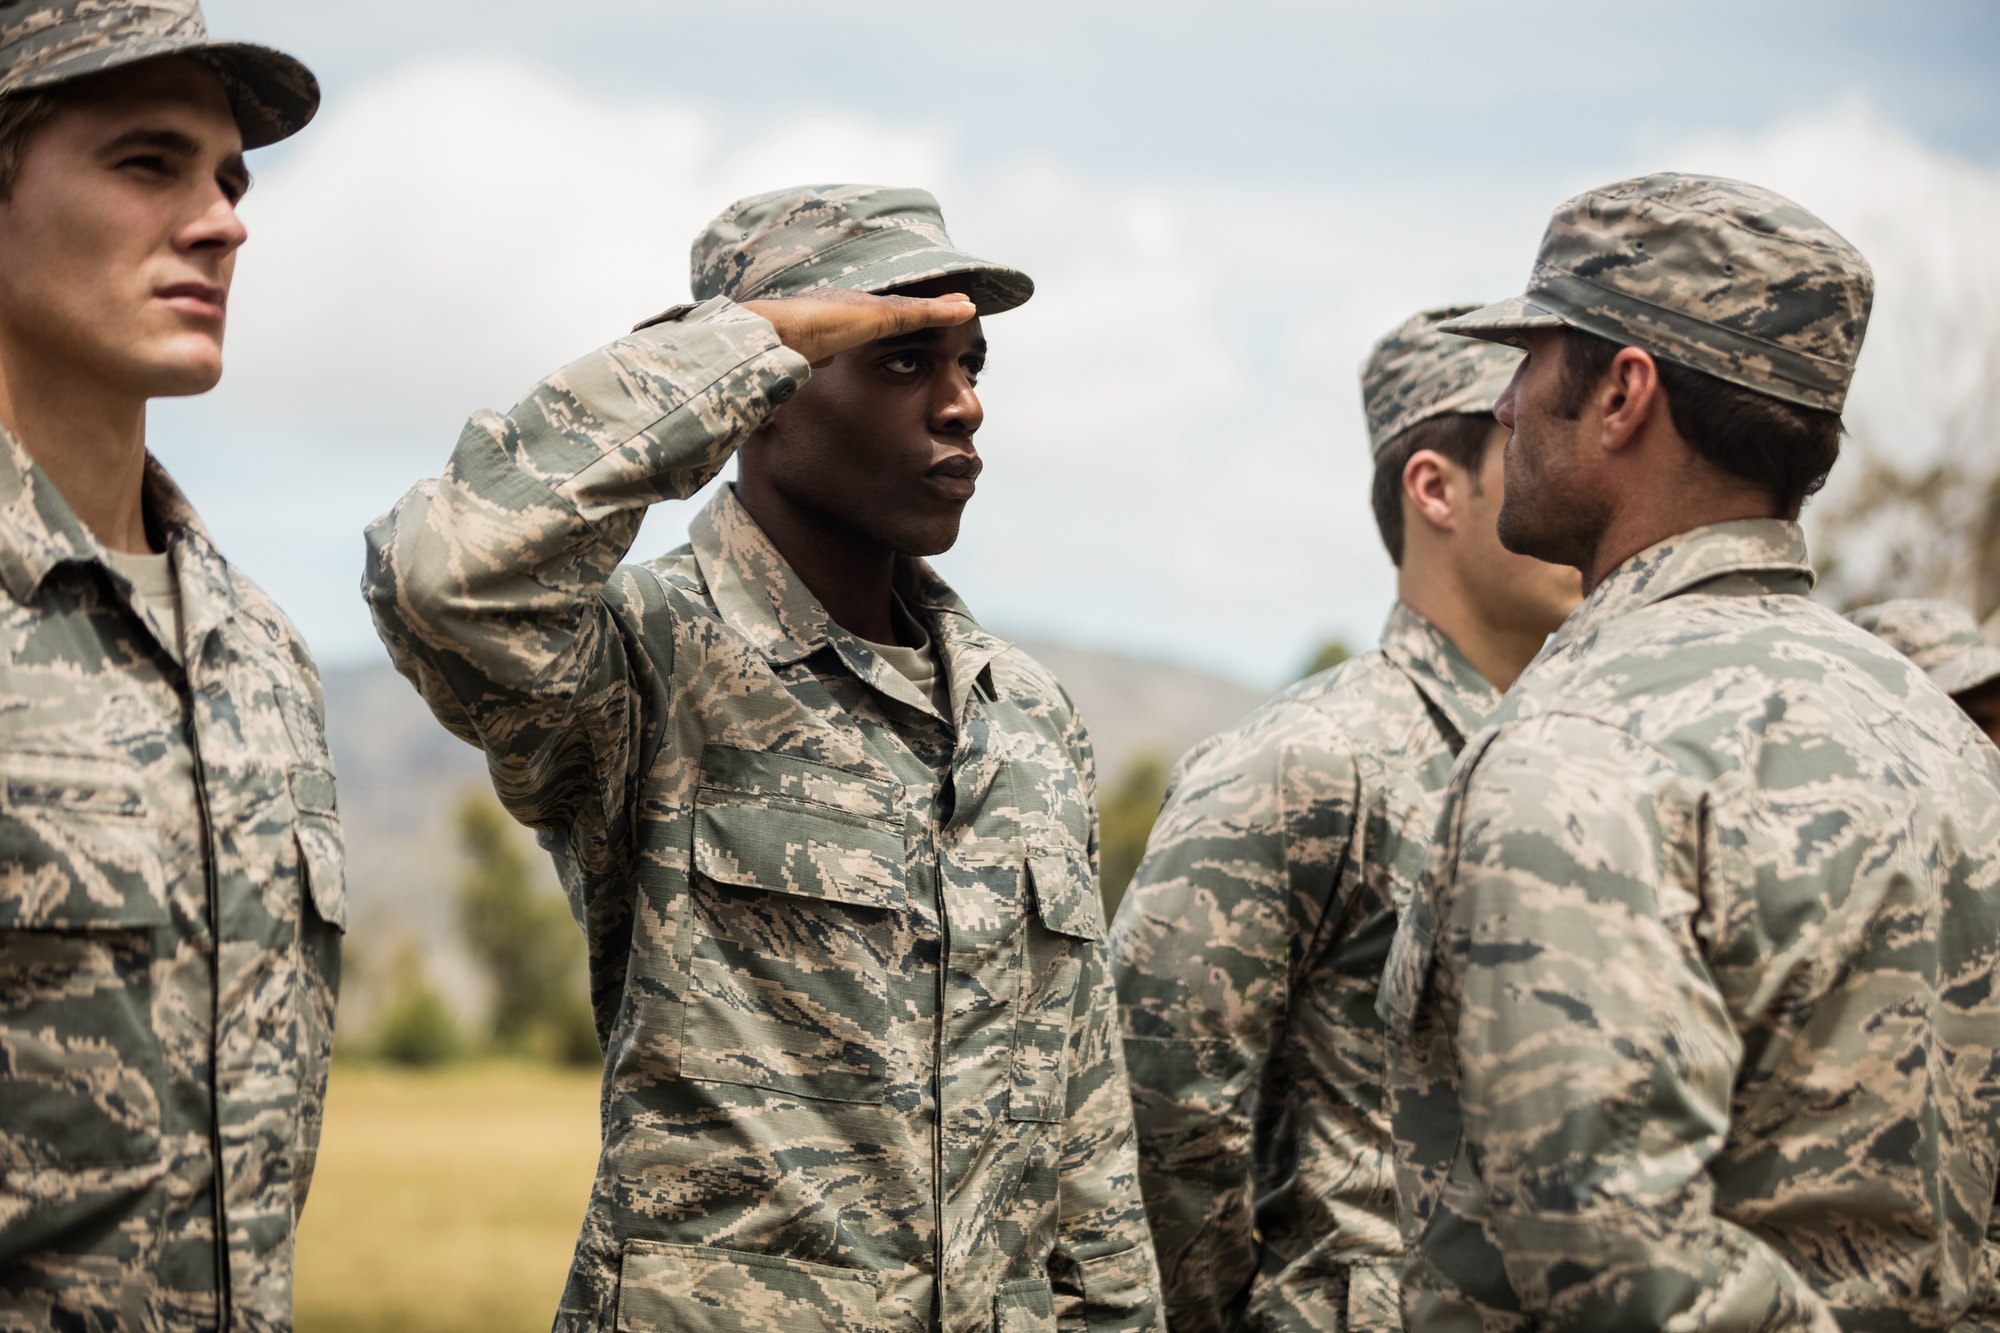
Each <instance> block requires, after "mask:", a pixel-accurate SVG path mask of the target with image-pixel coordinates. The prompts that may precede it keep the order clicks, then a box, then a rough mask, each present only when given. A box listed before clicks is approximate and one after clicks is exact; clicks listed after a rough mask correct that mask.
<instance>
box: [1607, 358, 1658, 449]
mask: <svg viewBox="0 0 2000 1333" xmlns="http://www.w3.org/2000/svg"><path fill="white" fill-rule="evenodd" d="M1666 403H1667V399H1666V394H1665V393H1664V392H1663V391H1662V390H1661V388H1660V368H1659V366H1657V365H1656V364H1654V362H1653V356H1652V353H1650V352H1648V351H1646V350H1645V349H1644V348H1640V347H1621V348H1619V349H1618V355H1617V356H1615V357H1613V358H1612V359H1611V368H1610V369H1609V370H1607V371H1606V372H1605V373H1604V378H1603V379H1601V380H1599V381H1598V383H1597V394H1596V402H1595V406H1596V408H1597V414H1598V420H1599V422H1600V423H1601V428H1600V440H1601V443H1602V445H1603V448H1604V452H1606V453H1610V454H1615V453H1617V452H1619V451H1620V450H1622V449H1625V448H1626V447H1627V446H1629V445H1630V444H1631V443H1632V442H1633V441H1634V440H1636V439H1638V438H1639V434H1640V432H1641V430H1643V429H1644V428H1645V425H1646V422H1647V420H1648V419H1649V418H1650V417H1651V416H1652V414H1653V411H1654V409H1655V408H1660V409H1664V408H1665V407H1666Z"/></svg>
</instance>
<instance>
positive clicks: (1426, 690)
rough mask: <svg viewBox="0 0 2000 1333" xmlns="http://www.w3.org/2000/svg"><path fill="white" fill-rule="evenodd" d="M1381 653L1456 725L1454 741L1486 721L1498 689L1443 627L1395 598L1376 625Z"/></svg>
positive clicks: (1496, 705)
mask: <svg viewBox="0 0 2000 1333" xmlns="http://www.w3.org/2000/svg"><path fill="white" fill-rule="evenodd" d="M1382 655H1383V656H1384V657H1387V658H1388V659H1389V660H1390V661H1391V662H1393V663H1395V664H1396V666H1397V667H1398V668H1400V669H1401V670H1402V672H1403V674H1404V675H1406V676H1408V677H1409V678H1410V683H1411V684H1413V685H1415V686H1416V687H1417V690H1418V692H1419V693H1421V694H1422V695H1423V696H1424V698H1425V699H1427V700H1429V701H1430V704H1431V706H1432V707H1433V708H1435V709H1437V711H1438V712H1439V713H1440V714H1442V715H1443V716H1444V719H1445V721H1447V722H1449V723H1450V724H1451V725H1452V726H1453V727H1454V728H1456V729H1457V731H1458V742H1459V744H1461V745H1462V744H1464V742H1465V738H1466V737H1467V736H1470V735H1472V734H1473V733H1474V732H1476V731H1478V730H1479V729H1480V728H1481V727H1483V726H1485V725H1486V719H1487V717H1488V716H1489V715H1490V714H1491V713H1492V712H1493V710H1494V709H1495V708H1496V707H1498V706H1499V703H1500V692H1499V691H1498V690H1495V689H1494V688H1493V683H1492V682H1491V681H1489V680H1487V679H1486V677H1484V676H1482V675H1480V674H1479V670H1478V668H1476V667H1474V666H1473V665H1472V663H1471V662H1470V661H1469V660H1467V658H1466V656H1465V654H1464V653H1461V652H1460V651H1459V650H1458V645H1457V644H1455V643H1453V642H1452V641H1451V640H1450V639H1448V638H1446V637H1445V635H1444V631H1442V630H1440V629H1439V628H1438V627H1437V626H1436V625H1433V624H1431V622H1430V621H1428V620H1426V619H1424V618H1423V616H1421V615H1419V614H1418V613H1417V612H1415V611H1413V610H1411V609H1410V608H1409V607H1407V606H1405V605H1403V604H1402V603H1401V602H1398V603H1396V605H1395V607H1394V608H1393V609H1392V610H1391V611H1390V612H1389V623H1388V624H1386V625H1384V626H1383V627H1382Z"/></svg>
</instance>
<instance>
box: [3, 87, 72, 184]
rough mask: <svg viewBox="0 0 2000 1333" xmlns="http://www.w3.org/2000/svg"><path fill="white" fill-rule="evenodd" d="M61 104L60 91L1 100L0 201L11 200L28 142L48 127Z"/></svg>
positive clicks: (40, 90) (21, 94) (39, 91)
mask: <svg viewBox="0 0 2000 1333" xmlns="http://www.w3.org/2000/svg"><path fill="white" fill-rule="evenodd" d="M62 104H63V89H62V88H60V87H56V88H31V89H29V90H28V91H26V92H19V93H8V94H7V95H6V96H5V97H0V200H6V199H11V198H12V197H13V195H14V185H15V183H16V182H18V181H19V180H20V179H21V163H22V162H23V161H24V160H25V159H26V157H27V155H28V140H30V139H32V138H34V137H35V131H37V130H39V129H41V128H42V126H44V125H46V124H48V123H49V121H50V120H52V119H53V118H54V117H55V114H56V112H57V111H58V110H59V109H61V107H62Z"/></svg>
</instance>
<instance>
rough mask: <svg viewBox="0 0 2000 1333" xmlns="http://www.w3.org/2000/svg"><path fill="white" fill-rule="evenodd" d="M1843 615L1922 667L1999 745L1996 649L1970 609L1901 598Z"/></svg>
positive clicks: (1999, 670) (1999, 678)
mask: <svg viewBox="0 0 2000 1333" xmlns="http://www.w3.org/2000/svg"><path fill="white" fill-rule="evenodd" d="M1847 618H1848V619H1849V620H1851V621H1853V622H1854V623H1855V624H1857V625H1859V626H1861V628H1863V629H1865V630H1867V631H1868V632H1869V633H1870V634H1873V635H1874V636H1875V637H1876V638H1878V639H1880V640H1882V642H1884V643H1886V644H1888V645H1889V646H1890V647H1891V648H1894V649H1895V650H1896V651H1897V652H1899V653H1901V654H1902V655H1903V656H1905V657H1907V658H1909V659H1910V660H1911V661H1912V662H1915V663H1916V664H1917V665H1918V666H1920V667H1922V668H1923V669H1924V674H1925V675H1927V676H1929V677H1930V678H1931V683H1932V684H1933V685H1935V686H1937V687H1938V688H1939V689H1941V690H1943V691H1944V692H1945V693H1946V694H1948V695H1950V696H1951V701H1952V702H1953V703H1955V704H1957V705H1958V706H1959V707H1960V708H1961V709H1963V710H1965V715H1966V716H1967V717H1969V718H1971V719H1972V720H1973V721H1974V722H1975V723H1977V724H1978V726H1979V729H1980V730H1981V731H1983V732H1985V733H1986V734H1987V736H1988V737H1989V738H1991V739H1992V741H1993V742H1994V743H1995V744H1996V745H2000V648H1996V647H1994V646H1993V644H1992V643H1991V641H1989V640H1988V639H1987V637H1986V636H1985V635H1984V634H1982V633H1980V632H1979V622H1978V621H1977V620H1975V619H1973V617H1972V612H1970V611H1968V610H1966V609H1965V608H1964V607H1962V606H1960V605H1959V604H1958V603H1957V602H1947V601H1945V600H1943V599H1942V598H1937V597H1901V598H1898V599H1896V600H1895V601H1892V602H1877V603H1875V605H1873V606H1864V607H1862V608H1861V609H1860V610H1858V611H1850V612H1849V613H1848V616H1847Z"/></svg>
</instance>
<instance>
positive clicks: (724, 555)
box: [688, 486, 1012, 717]
mask: <svg viewBox="0 0 2000 1333" xmlns="http://www.w3.org/2000/svg"><path fill="white" fill-rule="evenodd" d="M688 540H689V543H690V545H691V546H692V547H693V548H694V558H695V564H696V565H697V567H699V568H700V570H701V576H702V579H703V581H704V582H705V583H706V584H707V585H708V591H709V596H711V597H713V598H714V599H715V609H716V611H717V612H718V613H720V615H721V616H722V619H723V623H725V624H727V625H728V626H729V627H730V628H731V629H732V630H734V631H736V633H738V634H740V635H742V636H743V638H744V639H746V640H747V641H748V642H749V643H750V645H751V646H752V647H754V648H756V649H757V651H758V652H761V653H762V654H764V656H765V658H766V659H767V660H768V661H769V662H770V663H771V664H772V665H773V666H790V665H792V664H793V663H795V662H802V661H804V660H805V659H806V658H808V657H810V656H812V655H813V654H814V653H816V652H818V651H819V650H820V649H822V648H832V649H833V650H834V651H835V652H836V653H838V654H839V656H840V659H841V660H842V661H843V662H844V663H845V664H846V665H847V668H848V670H850V671H852V672H853V673H854V674H855V675H856V676H858V677H860V678H861V679H862V680H864V681H866V682H868V684H870V685H871V686H873V687H874V688H875V689H876V690H878V691H879V692H881V693H883V694H886V695H888V696H890V697H891V698H894V699H897V700H899V701H901V702H903V703H906V704H908V705H909V706H910V707H912V708H916V709H919V710H920V711H922V712H926V713H931V714H932V715H933V716H935V715H936V709H935V708H934V707H933V705H932V704H931V701H930V700H929V699H928V698H926V697H924V695H923V693H922V691H920V690H918V689H917V687H916V686H915V685H914V684H912V683H911V682H910V679H909V677H907V676H905V675H904V674H903V673H902V672H900V671H898V670H896V669H895V668H894V667H892V666H890V665H889V664H888V663H887V662H885V661H883V660H882V658H881V656H880V655H879V654H877V653H876V652H875V651H874V650H873V649H871V648H869V647H868V646H867V644H866V643H865V642H863V641H862V640H861V639H859V638H857V637H856V636H854V635H853V634H850V633H848V632H847V631H846V630H844V629H842V628H841V627H840V626H839V625H838V624H836V623H835V622H834V620H833V618H832V617H831V616H829V615H828V614H827V613H826V608H825V607H823V606H821V605H820V603H819V599H818V598H817V597H814V596H813V594H812V590H811V589H809V588H807V587H806V585H805V582H804V581H803V580H802V579H800V578H799V576H798V575H797V574H796V573H794V572H793V570H792V567H791V566H790V565H789V564H787V563H786V562H785V558H784V556H782V555H780V554H779V553H778V548H777V547H776V546H774V545H772V544H771V539H770V538H769V537H767V536H765V535H764V530H763V529H762V528H760V527H758V526H757V520H755V519H754V518H752V517H751V516H750V511H749V510H747V509H745V508H744V507H743V503H742V501H740V500H738V499H737V498H736V491H735V489H734V488H733V487H730V486H724V487H722V488H721V489H720V490H718V491H717V492H716V494H715V498H714V499H712V500H710V501H709V502H708V503H707V504H706V505H704V506H703V507H702V510H701V512H700V513H698V514H696V515H695V517H694V520H693V521H692V522H691V523H689V524H688ZM896 583H897V591H898V592H899V593H901V594H902V596H903V600H904V603H905V604H906V605H907V606H908V607H909V608H910V610H911V611H912V612H914V613H915V614H916V615H917V616H918V618H919V619H921V620H922V621H923V622H924V625H925V628H927V629H928V630H929V631H930V633H931V641H932V643H933V644H934V645H936V647H937V649H938V651H939V652H940V653H941V654H942V657H943V662H944V668H945V673H946V678H947V680H948V681H949V683H950V686H951V707H952V714H953V716H954V717H957V716H959V715H961V714H962V713H963V711H964V708H965V703H966V699H967V697H968V696H969V695H970V693H971V690H972V684H973V682H974V681H975V680H976V679H978V678H979V676H980V675H981V673H982V672H984V671H985V670H986V667H987V665H988V664H989V663H991V662H992V661H993V659H994V658H996V657H998V656H1000V654H1001V653H1004V652H1006V651H1007V649H1008V648H1010V647H1011V646H1012V645H1011V644H1010V643H1008V642H1007V640H1005V639H1001V638H998V637H996V636H994V635H992V634H989V633H987V632H986V631H985V630H984V629H982V628H980V626H979V624H978V623H977V622H976V621H974V620H973V618H972V613H971V611H970V610H968V609H967V608H966V605H965V603H964V602H963V601H961V600H960V599H959V596H958V594H957V593H955V592H953V591H952V590H951V587H950V585H948V584H947V583H945V581H944V580H943V579H941V578H939V577H938V575H937V572H936V571H935V570H933V569H932V568H931V567H930V565H929V564H927V563H926V562H924V561H922V560H918V559H914V558H907V557H906V558H903V559H900V560H899V561H898V562H897V570H896ZM988 686H989V688H990V686H991V681H990V679H989V681H988Z"/></svg>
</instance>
